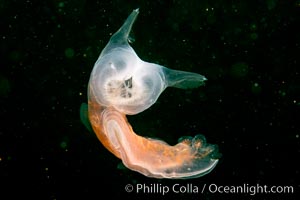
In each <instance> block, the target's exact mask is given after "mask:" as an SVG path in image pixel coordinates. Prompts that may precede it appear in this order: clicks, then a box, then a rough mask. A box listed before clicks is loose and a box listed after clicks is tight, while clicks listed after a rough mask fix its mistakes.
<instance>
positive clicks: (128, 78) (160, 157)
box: [81, 9, 218, 179]
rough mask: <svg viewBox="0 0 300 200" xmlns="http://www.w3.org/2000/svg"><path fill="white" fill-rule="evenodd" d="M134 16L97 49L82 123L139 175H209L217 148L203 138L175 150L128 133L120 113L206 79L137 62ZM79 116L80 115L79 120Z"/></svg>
mask: <svg viewBox="0 0 300 200" xmlns="http://www.w3.org/2000/svg"><path fill="white" fill-rule="evenodd" d="M138 13H139V10H138V9H136V10H133V11H132V13H131V14H130V15H129V16H128V18H127V20H126V21H125V22H124V24H123V25H122V27H121V28H120V29H119V30H118V31H117V32H116V33H115V34H113V35H112V37H111V38H110V40H109V42H108V44H107V45H106V47H105V48H104V49H103V50H102V52H101V54H100V56H99V58H98V60H97V61H96V63H95V65H94V68H93V71H92V73H91V76H90V80H89V85H88V106H87V105H86V104H85V105H84V106H82V109H81V112H82V113H84V110H85V111H86V110H88V111H87V112H88V114H87V115H88V120H89V122H90V124H91V126H92V129H93V130H94V132H95V133H96V135H97V137H98V139H99V140H100V141H101V143H102V144H103V145H104V146H105V147H106V148H107V149H108V150H109V151H110V152H111V153H113V154H114V155H115V156H117V157H118V158H120V159H121V160H122V161H123V164H124V165H125V166H126V167H127V168H129V169H131V170H134V171H137V172H140V173H142V174H143V175H145V176H148V177H154V178H170V179H188V178H197V177H200V176H203V175H205V174H207V173H209V172H210V171H211V170H212V169H213V168H214V167H215V166H216V164H217V163H218V156H217V155H218V148H217V146H216V145H212V144H208V143H206V140H205V137H204V136H203V135H196V136H195V137H194V138H192V137H182V138H181V139H179V141H178V142H179V143H178V144H176V145H175V146H170V145H168V144H167V143H165V142H164V141H161V140H157V139H150V138H144V137H141V136H139V135H137V134H135V133H134V131H133V129H132V127H131V125H130V124H129V123H128V121H127V119H126V115H134V114H138V113H140V112H143V111H144V110H146V109H148V108H149V107H150V106H151V105H153V104H154V103H155V102H156V100H157V99H158V97H159V95H160V94H161V93H162V92H163V91H164V90H165V89H166V88H167V87H176V88H181V89H189V88H196V87H198V86H201V85H203V84H204V81H205V80H206V78H205V77H204V76H202V75H200V74H196V73H191V72H185V71H179V70H172V69H168V68H166V67H163V66H161V65H158V64H154V63H149V62H145V61H143V60H141V59H140V58H139V57H138V55H137V54H136V53H135V51H134V50H133V48H132V47H131V46H130V45H129V43H128V41H129V38H128V37H129V33H130V31H131V28H132V25H133V23H134V21H135V19H136V17H137V15H138ZM82 118H84V116H82Z"/></svg>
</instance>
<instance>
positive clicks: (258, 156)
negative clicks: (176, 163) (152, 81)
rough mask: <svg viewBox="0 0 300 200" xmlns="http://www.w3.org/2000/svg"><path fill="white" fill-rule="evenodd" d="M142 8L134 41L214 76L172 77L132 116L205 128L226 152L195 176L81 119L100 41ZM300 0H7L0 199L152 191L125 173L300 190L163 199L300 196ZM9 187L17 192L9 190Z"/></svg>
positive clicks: (0, 50) (141, 127) (186, 131)
mask: <svg viewBox="0 0 300 200" xmlns="http://www.w3.org/2000/svg"><path fill="white" fill-rule="evenodd" d="M137 7H139V8H140V14H139V17H138V19H137V21H136V23H135V24H134V27H133V37H134V38H135V42H134V43H133V44H132V46H133V48H134V49H135V50H136V52H137V54H138V55H139V56H140V57H141V58H142V59H143V60H146V61H149V62H154V63H158V64H161V65H164V66H166V67H169V68H173V69H179V70H185V71H193V72H196V73H200V74H202V75H204V76H206V77H207V78H208V81H207V83H206V85H205V86H204V87H201V88H199V89H195V90H186V91H184V90H179V89H173V88H169V89H167V90H166V91H165V92H164V93H163V94H162V95H161V97H160V98H159V100H158V102H157V103H156V104H155V105H154V106H153V107H151V108H150V109H149V110H147V111H145V112H143V113H141V114H138V115H136V116H130V117H129V121H130V123H131V124H132V126H133V128H134V130H135V132H137V133H138V134H140V135H144V136H151V137H159V138H162V139H164V140H165V141H167V142H168V143H170V144H176V141H177V139H178V138H179V137H181V136H183V135H192V136H194V135H196V134H199V133H201V134H203V135H205V136H206V138H207V140H208V142H209V143H212V144H217V145H218V146H219V150H220V152H221V153H222V157H221V159H220V162H219V164H218V165H217V167H216V168H215V169H214V170H213V171H212V172H211V173H210V174H208V175H206V176H204V177H201V178H198V179H193V180H157V179H150V178H147V177H144V176H143V175H140V174H138V173H136V172H133V171H131V170H127V169H124V168H123V167H122V165H120V160H119V159H117V158H116V157H114V156H113V155H112V154H110V153H109V152H108V151H107V150H106V149H105V148H104V147H103V146H102V145H101V143H100V142H99V141H98V139H97V138H96V136H95V135H94V133H89V132H88V131H87V130H86V129H85V127H84V126H83V125H82V123H81V121H80V118H79V107H80V105H81V103H83V102H86V101H87V98H86V88H87V83H88V79H89V74H90V72H91V70H92V67H93V64H94V62H95V61H96V59H97V58H98V56H99V54H100V52H101V50H102V49H103V47H104V46H105V44H106V43H107V42H108V40H109V38H110V36H111V34H112V33H114V32H115V31H116V30H117V29H118V28H119V27H120V26H121V25H122V23H123V22H124V20H125V19H126V17H127V16H128V15H129V14H130V12H131V11H132V10H133V9H135V8H137ZM299 13H300V1H280V0H266V1H222V0H215V1H207V0H205V1H196V0H189V1H184V0H176V1H170V0H169V1H130V2H129V1H128V2H127V1H121V0H113V1H85V0H69V1H57V0H53V1H50V0H49V1H33V0H28V1H16V0H15V1H0V27H1V29H0V60H1V63H0V69H1V70H0V120H1V121H0V183H1V187H0V195H1V197H0V199H14V197H15V195H22V196H23V197H24V198H26V199H27V198H31V199H74V198H77V199H103V198H105V197H103V196H104V195H106V194H108V195H109V197H110V198H118V199H120V198H125V197H126V198H127V197H129V198H134V197H138V198H142V197H143V198H144V195H142V194H136V192H132V193H126V192H125V190H124V187H125V185H126V184H133V185H136V184H138V183H141V184H144V183H145V184H147V185H150V184H162V185H166V186H170V187H171V186H172V185H174V184H175V183H179V184H182V185H186V184H193V185H196V186H199V187H201V186H202V185H203V184H212V183H216V184H219V185H243V184H249V185H256V184H260V185H268V186H272V185H280V186H284V185H291V186H293V187H294V193H296V194H279V195H274V194H272V195H271V194H258V195H255V196H251V195H249V194H246V195H245V194H244V195H241V194H232V195H230V194H219V195H217V194H211V193H209V192H208V191H206V193H205V194H188V193H185V194H169V195H167V196H162V195H161V194H148V196H149V197H151V198H157V199H162V198H165V197H168V196H172V195H173V196H174V197H175V199H183V198H188V199H226V198H231V199H296V195H297V194H299V164H297V163H298V160H299V153H300V146H299V145H300V142H299V134H300V129H299V105H300V99H299V89H300V84H299V62H300V60H299V56H300V39H299V38H300V31H298V29H299V22H300V21H299V17H300V14H299ZM4 194H7V195H8V196H5V195H4Z"/></svg>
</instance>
